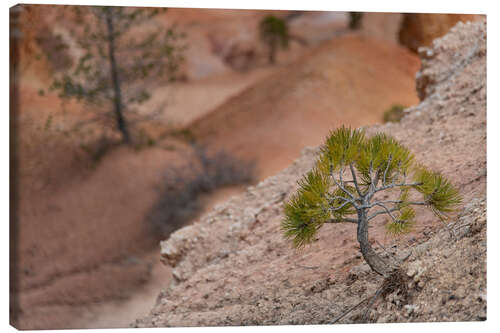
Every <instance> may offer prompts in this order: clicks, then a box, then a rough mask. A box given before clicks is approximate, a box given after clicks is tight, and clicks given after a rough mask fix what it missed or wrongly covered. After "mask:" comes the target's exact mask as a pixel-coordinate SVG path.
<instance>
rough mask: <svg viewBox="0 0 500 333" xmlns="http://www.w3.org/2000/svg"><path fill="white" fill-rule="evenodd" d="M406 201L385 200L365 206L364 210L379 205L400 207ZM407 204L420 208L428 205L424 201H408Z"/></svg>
mask: <svg viewBox="0 0 500 333" xmlns="http://www.w3.org/2000/svg"><path fill="white" fill-rule="evenodd" d="M403 202H404V201H402V200H384V201H376V202H374V203H372V204H370V205H367V206H365V207H364V208H371V207H373V206H375V205H376V204H377V203H382V204H395V205H398V204H402V203H403ZM406 203H407V204H408V205H420V206H425V205H427V203H426V202H424V201H406Z"/></svg>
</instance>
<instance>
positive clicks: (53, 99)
mask: <svg viewBox="0 0 500 333" xmlns="http://www.w3.org/2000/svg"><path fill="white" fill-rule="evenodd" d="M479 18H480V16H479V15H463V14H456V15H455V14H398V13H360V12H355V13H354V12H310V11H267V10H266V11H264V10H214V9H181V8H168V9H165V8H163V9H159V8H156V9H155V8H132V7H130V8H126V7H86V6H52V5H18V6H15V7H12V8H11V10H10V57H11V58H10V59H11V62H10V70H11V74H10V84H11V86H10V97H11V103H10V121H11V124H10V126H11V139H10V145H11V146H10V147H11V170H12V173H11V211H12V215H11V235H10V236H11V261H10V273H11V276H10V288H11V290H10V293H11V324H13V325H15V326H16V327H17V328H22V329H55V328H97V327H99V328H104V327H127V326H128V324H129V323H130V322H132V321H133V320H134V319H135V318H138V317H140V316H142V315H145V314H146V313H148V312H149V310H150V309H151V307H152V306H153V305H154V303H155V301H156V296H157V295H158V293H159V292H160V291H161V290H162V289H164V288H167V286H168V284H169V282H170V279H171V277H170V271H169V268H167V267H165V266H163V265H162V264H161V263H160V262H159V251H158V250H159V247H158V243H159V241H160V240H163V239H166V238H168V236H169V234H170V233H171V232H173V231H175V230H176V229H178V228H179V227H181V226H184V225H187V224H189V223H192V222H193V221H195V220H196V219H197V218H198V217H199V216H200V215H201V214H203V213H204V212H207V211H208V210H210V209H211V208H213V207H214V206H215V205H216V204H217V203H219V202H221V201H222V200H226V199H227V198H228V197H230V196H232V195H235V194H238V193H241V192H242V191H243V190H244V189H245V188H246V186H248V185H250V184H256V183H258V182H259V181H260V180H262V179H264V178H266V177H268V176H270V175H273V174H275V173H277V172H278V171H280V170H281V169H283V168H285V167H287V166H288V165H289V164H290V163H292V162H293V160H294V159H295V158H297V157H298V156H299V154H300V152H301V150H302V149H303V148H304V147H306V146H315V145H318V144H321V142H322V141H323V139H324V137H325V136H326V135H327V134H328V132H329V131H330V130H332V129H334V128H336V127H338V126H341V125H348V126H352V127H360V126H365V125H370V124H375V123H383V122H387V121H399V119H400V118H401V116H402V110H403V108H406V107H409V106H412V105H415V104H417V103H418V102H419V99H418V96H417V93H416V90H415V74H416V72H417V71H418V70H419V66H420V60H419V57H418V49H419V47H421V46H426V45H430V43H432V40H433V39H434V38H437V37H440V36H442V35H444V34H445V33H447V32H448V30H449V29H450V28H451V27H453V26H454V25H455V24H456V23H457V22H459V21H463V22H465V21H473V20H477V19H479Z"/></svg>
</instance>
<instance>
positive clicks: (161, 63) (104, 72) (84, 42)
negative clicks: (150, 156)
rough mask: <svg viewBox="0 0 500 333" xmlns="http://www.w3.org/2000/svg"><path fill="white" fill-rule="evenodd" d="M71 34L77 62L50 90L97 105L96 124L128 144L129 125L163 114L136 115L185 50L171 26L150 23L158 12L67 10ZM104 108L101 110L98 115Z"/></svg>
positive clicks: (175, 67) (172, 71) (173, 75)
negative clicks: (113, 131) (105, 126)
mask: <svg viewBox="0 0 500 333" xmlns="http://www.w3.org/2000/svg"><path fill="white" fill-rule="evenodd" d="M69 8H71V9H72V15H73V16H74V19H75V23H76V24H74V25H73V26H72V27H71V29H70V34H71V36H72V37H73V39H74V41H75V43H76V47H77V49H78V53H79V54H80V55H79V57H78V61H76V62H75V65H74V66H72V67H71V68H70V70H67V71H64V72H63V73H62V74H59V75H57V76H56V78H55V80H54V83H53V85H52V87H51V89H52V90H56V91H58V92H59V96H60V97H62V98H69V99H70V98H75V99H77V100H78V101H82V102H86V103H90V104H93V105H94V106H97V110H99V112H98V117H97V118H96V119H93V120H99V121H101V122H102V123H103V124H109V125H110V126H112V128H115V129H117V130H119V132H120V133H121V135H122V139H123V142H124V143H127V144H129V143H131V140H132V139H131V133H130V124H131V123H133V122H136V121H139V120H142V119H149V118H151V117H153V116H155V115H157V114H158V113H159V112H161V111H162V110H155V112H152V113H149V114H148V115H144V114H139V112H138V109H137V107H138V106H139V105H140V104H142V103H144V102H145V101H146V100H148V99H149V98H150V97H151V94H150V92H151V90H152V88H153V87H154V85H158V84H162V82H163V83H166V82H169V81H172V80H174V79H175V78H176V73H177V70H178V68H179V64H180V62H181V61H182V60H183V57H182V50H183V49H184V46H183V45H181V44H180V43H179V40H180V39H181V38H182V37H183V35H182V34H180V33H177V32H176V31H175V30H174V29H173V28H166V27H164V26H159V25H158V24H156V25H155V24H154V23H155V22H156V23H157V21H155V20H154V18H155V16H157V15H158V14H159V13H160V12H161V11H164V10H165V9H159V8H134V7H96V6H71V7H69ZM103 110H104V111H103Z"/></svg>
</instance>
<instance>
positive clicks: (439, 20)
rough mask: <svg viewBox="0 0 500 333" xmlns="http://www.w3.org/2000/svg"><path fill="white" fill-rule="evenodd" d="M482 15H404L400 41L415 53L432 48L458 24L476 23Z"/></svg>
mask: <svg viewBox="0 0 500 333" xmlns="http://www.w3.org/2000/svg"><path fill="white" fill-rule="evenodd" d="M480 18H481V15H466V14H423V13H422V14H410V13H408V14H403V21H402V23H401V28H400V30H399V41H400V43H401V44H403V45H405V46H407V47H408V48H410V49H411V50H413V51H414V52H417V51H418V49H419V47H421V46H430V45H431V43H432V41H433V40H434V39H436V38H439V37H442V36H443V35H445V34H446V33H447V32H448V31H449V30H450V28H451V27H453V26H454V25H456V24H457V23H458V22H468V21H475V20H478V19H480Z"/></svg>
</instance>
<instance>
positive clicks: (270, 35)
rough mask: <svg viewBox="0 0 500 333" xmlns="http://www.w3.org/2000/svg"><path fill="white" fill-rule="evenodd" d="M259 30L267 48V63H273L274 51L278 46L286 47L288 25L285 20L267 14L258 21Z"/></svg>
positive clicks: (274, 60) (274, 58)
mask: <svg viewBox="0 0 500 333" xmlns="http://www.w3.org/2000/svg"><path fill="white" fill-rule="evenodd" d="M259 32H260V39H261V41H262V42H263V43H264V44H266V46H267V47H268V49H269V55H268V59H269V63H270V64H274V63H275V62H276V52H277V51H278V48H282V49H286V48H288V42H289V39H290V36H289V33H288V25H287V23H286V21H285V20H282V19H280V18H278V17H275V16H273V15H268V16H266V17H264V18H263V19H262V20H261V21H260V25H259Z"/></svg>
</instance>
